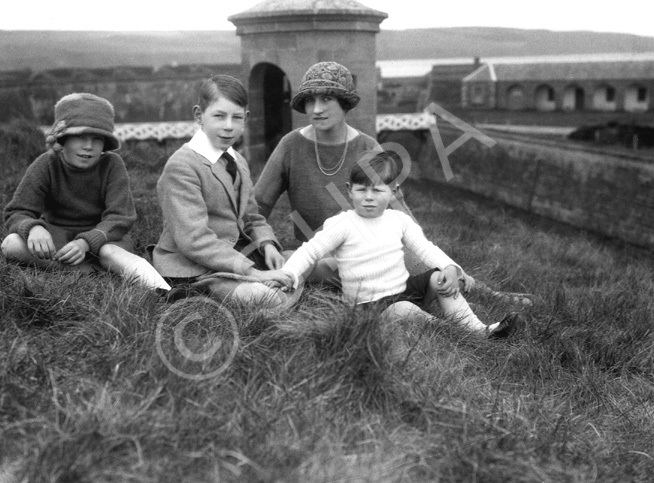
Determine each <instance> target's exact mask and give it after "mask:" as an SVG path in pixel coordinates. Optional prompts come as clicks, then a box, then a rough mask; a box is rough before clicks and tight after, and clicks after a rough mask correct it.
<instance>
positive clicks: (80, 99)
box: [45, 92, 120, 151]
mask: <svg viewBox="0 0 654 483" xmlns="http://www.w3.org/2000/svg"><path fill="white" fill-rule="evenodd" d="M54 111H55V121H54V124H53V126H52V130H51V131H50V133H49V134H48V136H47V137H46V138H45V142H46V145H47V146H48V148H52V149H54V150H55V151H61V150H62V146H61V144H60V143H59V140H60V139H61V138H62V137H64V136H70V135H77V134H85V133H89V134H99V135H101V136H103V137H104V149H103V150H104V151H113V150H115V149H118V148H119V147H120V141H119V140H118V138H117V137H116V136H115V135H114V106H112V105H111V103H110V102H109V101H108V100H106V99H105V98H103V97H99V96H96V95H95V94H88V93H85V92H81V93H80V92H77V93H74V94H68V95H67V96H64V97H62V98H61V99H59V102H57V104H55V109H54Z"/></svg>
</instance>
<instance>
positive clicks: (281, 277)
mask: <svg viewBox="0 0 654 483" xmlns="http://www.w3.org/2000/svg"><path fill="white" fill-rule="evenodd" d="M246 275H250V276H253V277H256V278H257V279H258V280H259V281H260V282H262V283H264V284H265V285H267V286H268V287H270V286H271V285H269V283H274V284H276V286H277V287H281V288H282V290H283V289H287V290H288V289H292V288H293V282H295V279H294V278H293V275H291V273H290V272H285V271H283V270H257V269H256V268H252V269H250V270H248V272H247V273H246Z"/></svg>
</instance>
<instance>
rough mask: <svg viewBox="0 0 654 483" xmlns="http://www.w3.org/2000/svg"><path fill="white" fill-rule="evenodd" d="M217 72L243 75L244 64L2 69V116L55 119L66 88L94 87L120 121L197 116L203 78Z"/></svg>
mask: <svg viewBox="0 0 654 483" xmlns="http://www.w3.org/2000/svg"><path fill="white" fill-rule="evenodd" d="M213 74H230V75H233V76H235V77H240V75H241V66H240V65H239V64H202V65H181V66H165V67H162V68H159V69H155V68H153V67H117V68H107V69H52V70H45V71H39V72H32V71H29V70H25V71H14V72H0V105H1V106H2V109H0V122H7V121H10V120H11V119H14V118H24V119H28V120H31V121H34V122H35V123H36V124H39V125H50V124H52V122H53V115H54V105H55V103H56V102H57V101H58V100H59V99H61V98H62V97H63V96H65V95H66V94H70V93H72V92H90V93H92V94H97V95H99V96H101V97H104V98H106V99H108V100H109V101H110V102H111V103H112V104H113V105H114V108H115V111H116V122H118V123H122V122H166V121H184V120H190V119H192V115H191V109H192V107H193V105H194V104H196V102H197V92H198V87H199V84H200V82H202V80H203V79H205V78H207V77H209V76H211V75H213Z"/></svg>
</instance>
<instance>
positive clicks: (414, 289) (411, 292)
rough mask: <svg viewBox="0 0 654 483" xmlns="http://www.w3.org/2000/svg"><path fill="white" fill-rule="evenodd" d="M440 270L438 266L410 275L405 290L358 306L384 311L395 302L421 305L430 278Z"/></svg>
mask: <svg viewBox="0 0 654 483" xmlns="http://www.w3.org/2000/svg"><path fill="white" fill-rule="evenodd" d="M438 271H440V270H439V269H438V268H432V269H430V270H427V271H425V272H422V273H419V274H417V275H410V276H409V278H408V279H407V281H406V289H405V290H404V292H402V293H399V294H395V295H387V296H386V297H382V298H381V299H379V300H373V301H372V302H366V303H363V304H358V305H357V308H363V309H375V310H380V311H383V310H384V309H385V308H386V307H389V306H391V305H393V304H394V303H397V302H405V301H406V302H411V303H414V304H416V305H420V304H422V302H423V301H424V300H425V295H426V294H427V289H428V288H429V279H430V278H431V276H432V274H433V273H434V272H438Z"/></svg>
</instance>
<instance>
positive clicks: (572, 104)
mask: <svg viewBox="0 0 654 483" xmlns="http://www.w3.org/2000/svg"><path fill="white" fill-rule="evenodd" d="M528 95H529V94H528V91H527V90H526V89H525V88H524V87H523V86H522V85H520V84H514V85H511V86H509V87H508V88H507V90H506V108H507V109H511V110H522V109H527V108H530V107H532V106H533V107H535V108H536V109H537V110H539V111H554V110H557V109H562V110H564V111H577V110H597V111H617V110H625V111H646V110H648V109H649V104H650V93H649V91H648V89H647V87H646V86H644V85H640V84H632V85H629V86H627V87H626V88H623V89H621V90H619V89H618V88H616V87H614V86H612V85H609V84H603V85H600V86H598V87H596V88H594V89H592V90H587V89H584V88H583V87H582V86H579V85H569V86H566V87H565V88H564V89H563V90H562V91H559V92H557V90H555V89H554V88H553V87H552V86H550V85H547V84H542V85H540V86H538V87H537V88H536V90H535V91H534V100H533V103H531V102H529V99H528Z"/></svg>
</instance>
